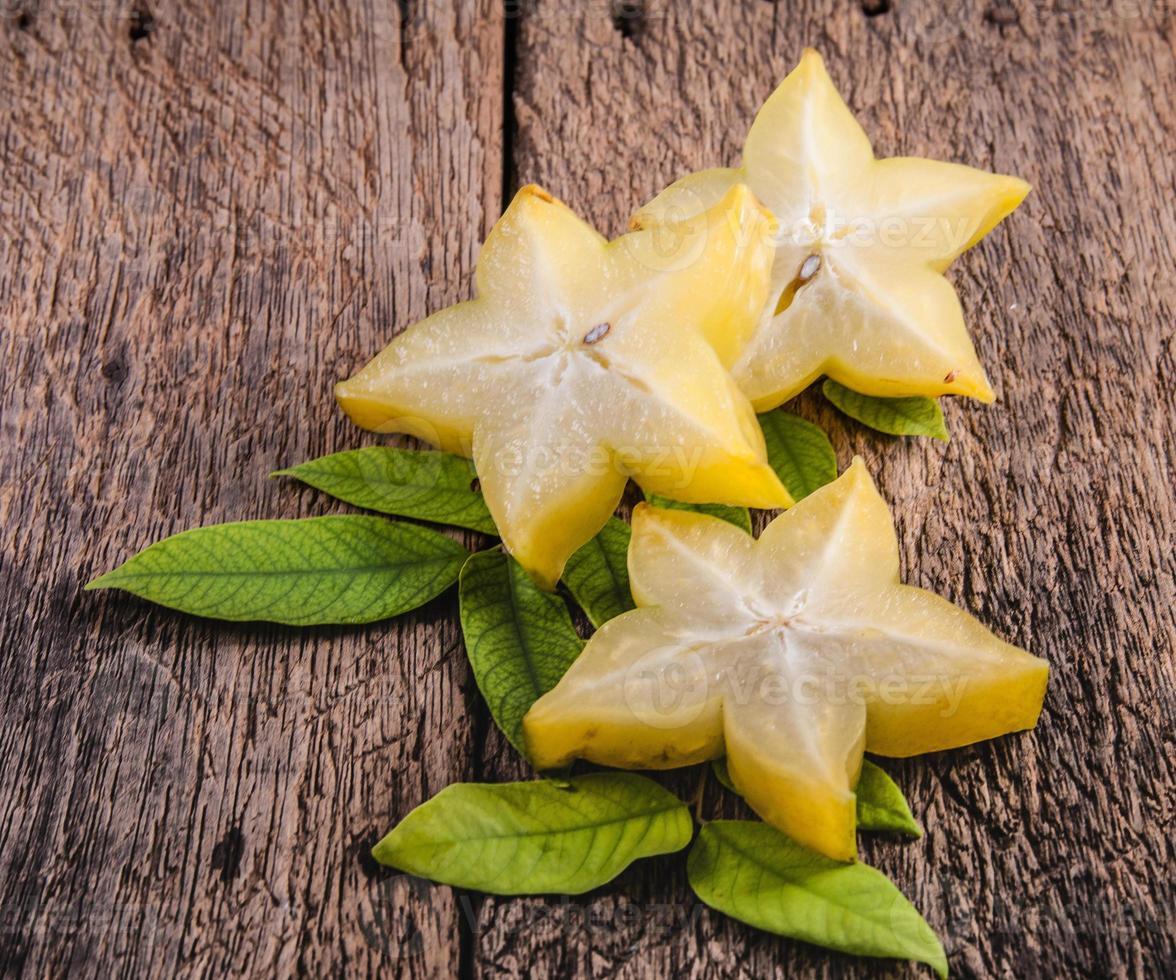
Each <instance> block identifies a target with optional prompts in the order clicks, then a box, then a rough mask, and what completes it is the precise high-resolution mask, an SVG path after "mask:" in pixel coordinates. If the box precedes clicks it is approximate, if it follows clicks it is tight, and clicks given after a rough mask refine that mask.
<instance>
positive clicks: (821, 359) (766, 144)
mask: <svg viewBox="0 0 1176 980" xmlns="http://www.w3.org/2000/svg"><path fill="white" fill-rule="evenodd" d="M739 182H746V183H747V184H749V185H750V187H751V189H752V191H753V192H754V193H755V194H756V196H757V197H758V198H759V199H760V200H761V201H763V202H764V204H765V205H766V206H767V207H768V208H769V209H770V210H771V211H772V212H773V214H774V215H775V216H776V218H777V220H778V221H779V241H778V248H777V252H776V259H775V265H774V268H773V273H772V290H771V293H770V295H769V298H768V303H767V305H766V307H765V309H764V315H763V320H762V322H761V324H760V327H759V330H758V331H757V333H756V336H755V338H754V339H753V341H752V342H751V343H750V344H749V345H747V347H746V348H745V349H744V351H743V356H742V357H741V358H740V359H739V360H738V362H737V363H736V364H735V367H734V374H735V379H736V381H737V382H738V383H739V386H740V387H741V388H742V390H743V391H744V393H745V394H747V396H748V397H749V398H750V399H751V400H752V403H753V404H754V405H755V407H756V410H757V411H761V412H762V411H766V410H767V409H770V408H774V407H775V406H777V405H779V404H781V403H782V402H784V401H787V400H788V399H789V398H791V397H792V396H794V395H796V394H798V393H799V392H800V391H802V390H803V389H804V388H806V387H807V386H808V385H809V384H811V383H812V382H813V381H814V380H815V379H816V378H817V377H818V376H820V375H821V374H827V375H829V376H830V377H831V378H835V379H836V380H837V381H840V382H841V383H842V384H845V385H847V386H848V387H850V388H853V389H854V390H855V391H860V392H863V393H865V394H868V395H880V396H883V397H893V396H903V395H927V396H930V397H936V396H938V395H969V396H971V397H973V398H978V399H979V400H981V401H985V402H990V401H992V400H993V397H994V396H993V392H992V388H991V387H990V386H989V383H988V379H987V377H986V376H985V373H984V369H983V368H982V367H981V365H980V361H979V360H978V358H977V356H976V352H975V350H974V348H973V346H972V341H971V338H970V337H969V336H968V331H967V328H966V327H965V325H964V316H963V311H962V309H961V307H960V302H959V298H958V297H957V296H956V292H955V289H954V288H953V287H952V286H951V284H950V283H949V282H948V281H947V280H946V279H945V278H944V277H943V272H944V270H946V269H947V267H948V266H949V265H950V264H951V262H952V261H953V260H954V259H955V258H956V256H958V255H959V254H960V253H961V252H963V251H964V250H966V249H968V248H971V247H972V246H973V245H975V244H976V243H977V242H978V241H980V239H981V238H983V237H984V236H985V235H986V234H988V232H989V231H991V230H992V229H993V228H994V227H995V226H996V224H997V223H998V222H1000V221H1001V219H1002V218H1004V217H1005V216H1006V215H1008V214H1010V213H1011V212H1012V211H1013V210H1014V209H1015V208H1016V207H1017V205H1018V204H1020V203H1021V201H1022V200H1023V199H1024V197H1025V195H1026V194H1027V193H1028V192H1029V185H1028V184H1027V183H1025V181H1023V180H1020V179H1019V178H1017V177H1006V176H1001V175H999V174H990V173H985V172H983V171H980V170H974V169H972V168H970V167H964V166H960V165H958V164H952V163H940V162H937V161H934V160H922V159H918V158H916V157H896V158H893V159H888V160H877V159H875V158H874V152H873V149H872V148H871V146H870V140H869V138H868V137H867V136H866V134H865V132H864V131H863V130H862V128H861V126H859V125H858V123H857V121H856V120H855V119H854V117H853V115H852V113H851V112H850V110H849V108H848V107H847V106H846V104H845V102H844V101H842V99H841V96H840V95H838V93H837V90H836V88H834V87H833V82H832V81H831V80H830V78H829V75H828V73H827V72H826V71H825V65H824V63H823V62H822V61H821V56H820V55H819V54H817V53H816V52H815V51H813V50H811V49H810V50H806V51H805V52H804V55H803V57H802V58H801V60H800V64H799V65H798V66H797V67H796V69H795V70H794V71H793V72H792V73H791V74H790V75H789V76H788V77H787V78H785V79H784V81H783V82H782V83H781V84H780V87H779V88H777V89H776V91H775V92H773V93H772V95H771V97H770V98H769V99H768V101H767V102H765V103H764V105H763V107H762V108H761V109H760V111H759V114H758V115H757V116H756V118H755V122H754V123H753V124H752V127H751V130H750V131H749V132H748V134H747V140H746V142H745V143H744V145H743V166H742V167H740V168H739V169H728V168H719V169H714V170H703V171H701V172H699V173H695V174H692V175H690V176H688V177H684V178H683V179H681V180H679V181H677V182H676V183H674V184H671V185H670V186H669V187H668V188H666V189H665V190H664V191H663V192H662V193H661V194H659V195H658V196H657V197H656V198H654V199H653V200H652V201H651V202H650V203H649V204H647V205H646V206H645V207H644V208H642V209H641V210H640V211H638V212H637V214H636V215H634V217H633V222H632V224H633V227H635V228H646V227H654V226H657V225H659V224H661V223H663V222H667V221H675V220H681V219H682V218H683V217H686V216H689V215H691V214H695V213H697V212H698V211H699V210H702V209H705V208H706V207H709V206H710V204H711V203H712V202H713V201H715V200H718V199H719V198H721V197H722V195H723V194H725V193H726V192H727V189H728V188H729V187H731V186H732V185H733V184H735V183H739Z"/></svg>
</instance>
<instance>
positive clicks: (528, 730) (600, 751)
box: [523, 459, 1048, 860]
mask: <svg viewBox="0 0 1176 980" xmlns="http://www.w3.org/2000/svg"><path fill="white" fill-rule="evenodd" d="M629 576H630V580H631V583H632V589H633V598H634V600H635V601H636V603H637V606H638V608H637V609H635V610H632V611H631V612H627V613H624V614H622V615H620V616H618V617H617V618H615V619H612V620H610V621H609V622H607V623H606V624H605V625H604V626H603V627H602V628H601V629H600V630H599V631H598V632H597V633H596V634H595V635H594V636H593V637H592V639H591V640H590V641H589V642H588V645H587V646H586V647H585V649H584V652H583V653H582V654H580V657H579V659H578V660H576V661H575V663H574V664H573V665H572V667H571V668H570V669H569V670H568V672H567V674H565V675H564V677H563V679H562V680H561V681H560V683H559V684H558V685H557V686H556V687H555V688H554V689H553V690H552V691H550V692H549V693H547V694H545V695H544V696H543V697H541V698H540V699H539V700H538V701H537V702H536V703H535V704H534V706H533V707H532V708H531V710H530V712H529V713H528V714H527V716H526V717H525V719H524V722H523V725H524V732H525V737H526V742H527V747H528V751H529V753H530V755H531V758H532V760H533V761H534V763H535V765H536V766H537V767H538V768H540V769H549V768H555V767H557V766H562V765H565V764H566V763H568V762H569V761H570V760H571V759H573V758H584V759H590V760H591V761H593V762H597V763H601V764H603V765H609V766H618V767H621V768H627V769H628V768H635V769H644V768H653V769H659V768H671V767H675V766H685V765H691V764H693V763H698V762H703V761H705V760H707V759H714V758H717V757H718V756H721V755H724V754H725V755H726V756H727V766H728V769H729V771H730V774H731V778H732V780H733V781H734V783H735V786H736V787H737V788H738V790H739V792H740V793H741V794H743V796H744V797H745V798H746V799H747V801H748V802H749V803H750V804H751V806H752V807H753V808H754V809H755V811H756V812H757V813H758V814H759V815H760V816H761V817H763V818H764V820H766V821H767V822H768V823H770V824H773V825H774V826H776V827H778V828H779V829H780V830H782V831H784V832H785V833H786V834H788V835H789V836H791V837H793V838H795V839H796V840H798V841H801V842H802V843H804V844H807V845H809V846H810V847H813V848H815V849H816V850H818V851H821V852H822V853H824V854H826V855H828V856H829V857H833V858H838V859H843V860H847V859H850V858H852V857H853V856H854V854H855V851H856V845H855V835H854V830H855V806H854V792H853V790H854V786H855V785H856V783H857V779H858V775H859V772H860V769H861V764H862V753H863V751H864V750H869V751H870V752H876V753H878V754H880V755H889V756H909V755H915V754H918V753H921V752H934V751H938V750H940V749H949V748H953V747H955V746H959V745H967V744H969V743H971V742H976V741H979V740H981V739H987V738H993V737H995V736H997V735H1002V734H1005V733H1007V732H1013V731H1019V730H1021V729H1026V728H1032V727H1033V726H1034V725H1035V724H1036V723H1037V718H1038V715H1039V714H1040V712H1041V706H1042V701H1043V699H1044V697H1045V686H1046V679H1047V675H1048V666H1047V664H1046V662H1045V661H1044V660H1041V659H1039V658H1037V657H1034V656H1031V655H1030V654H1028V653H1026V652H1025V651H1024V650H1020V649H1018V648H1017V647H1014V646H1011V645H1009V644H1008V643H1005V642H1004V641H1002V640H1000V639H998V638H997V637H996V636H994V635H993V634H992V633H991V632H989V631H988V630H987V629H986V628H985V627H984V626H982V625H981V624H980V623H979V622H977V621H976V620H975V619H973V618H972V617H971V616H969V615H968V614H967V613H965V612H964V611H963V610H961V609H959V608H957V607H956V606H953V605H952V604H951V603H949V602H947V601H946V600H945V599H942V598H940V597H939V596H937V595H934V594H933V593H930V592H925V591H924V590H922V589H917V588H913V587H911V586H907V585H902V584H901V583H900V582H899V567H898V542H897V539H896V537H895V533H894V527H893V524H892V523H891V519H890V514H889V511H888V510H887V507H886V504H885V503H884V502H883V500H882V498H881V497H880V496H879V495H878V491H877V490H876V489H875V487H874V483H873V481H872V480H871V479H870V475H869V473H868V472H867V470H866V468H865V465H864V464H863V463H862V462H861V460H860V459H858V460H855V461H854V463H853V465H852V466H851V467H850V468H849V469H848V470H847V471H846V472H845V473H844V474H843V475H842V476H841V477H840V478H839V479H837V480H836V481H834V482H833V483H830V484H827V485H826V486H824V487H822V488H821V489H820V490H817V491H816V492H815V493H813V494H811V495H810V496H808V497H806V498H805V499H804V500H802V501H800V502H799V503H798V504H797V505H796V506H795V507H794V508H792V510H790V511H787V512H786V513H784V514H782V515H780V516H779V517H777V518H776V519H775V520H774V521H772V523H771V524H769V525H768V527H767V529H766V530H765V531H764V532H763V534H762V535H760V537H759V539H758V540H755V539H753V538H752V537H751V536H750V535H748V534H747V533H745V532H744V531H742V530H740V529H739V528H736V527H735V526H733V525H732V524H729V523H727V522H725V521H721V520H718V519H717V518H712V517H708V516H705V515H702V514H697V513H688V512H684V511H669V510H659V509H656V508H651V507H649V506H647V505H639V506H638V507H637V509H636V511H635V512H634V515H633V537H632V541H631V544H630V547H629Z"/></svg>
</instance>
